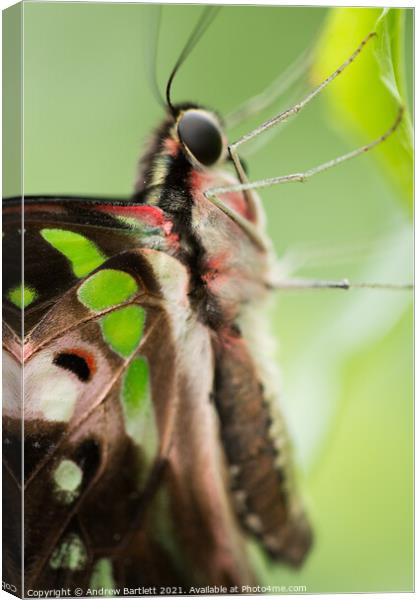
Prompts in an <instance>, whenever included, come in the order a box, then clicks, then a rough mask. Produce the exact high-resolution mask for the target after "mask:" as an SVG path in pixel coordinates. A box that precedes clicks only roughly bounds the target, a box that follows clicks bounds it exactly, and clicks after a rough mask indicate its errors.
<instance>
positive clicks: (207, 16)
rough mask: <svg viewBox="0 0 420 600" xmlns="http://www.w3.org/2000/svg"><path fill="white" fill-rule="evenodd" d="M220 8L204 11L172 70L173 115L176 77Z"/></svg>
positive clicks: (168, 94)
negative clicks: (173, 87)
mask: <svg viewBox="0 0 420 600" xmlns="http://www.w3.org/2000/svg"><path fill="white" fill-rule="evenodd" d="M220 8H221V6H207V7H206V8H205V9H204V10H203V12H202V14H201V17H200V19H199V20H198V22H197V25H196V26H195V27H194V29H193V31H192V33H191V35H190V37H189V38H188V40H187V43H186V44H185V46H184V48H183V50H182V52H181V54H180V55H179V58H178V60H177V61H176V63H175V66H174V68H173V69H172V72H171V74H170V75H169V79H168V83H167V84H166V103H167V105H168V107H169V109H170V110H171V112H172V113H175V109H174V106H173V104H172V102H171V90H172V83H173V81H174V78H175V75H176V74H177V72H178V70H179V68H180V67H181V65H182V64H183V63H184V61H185V59H186V58H187V57H188V55H189V54H190V53H191V52H192V50H193V49H194V47H195V45H196V44H197V42H198V41H199V40H200V38H201V37H202V36H203V34H204V33H205V31H206V29H207V28H208V27H209V25H210V24H211V23H212V21H213V20H214V18H215V17H216V15H217V13H218V12H219V10H220Z"/></svg>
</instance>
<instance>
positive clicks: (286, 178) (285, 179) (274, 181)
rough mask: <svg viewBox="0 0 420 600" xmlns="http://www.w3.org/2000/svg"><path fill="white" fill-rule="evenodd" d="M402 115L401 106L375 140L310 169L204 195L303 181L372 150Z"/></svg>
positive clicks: (389, 132)
mask: <svg viewBox="0 0 420 600" xmlns="http://www.w3.org/2000/svg"><path fill="white" fill-rule="evenodd" d="M402 116H403V108H400V110H399V111H398V115H397V117H396V119H395V121H394V123H393V124H392V125H391V127H390V128H389V129H388V130H387V131H386V132H385V133H384V134H382V135H381V136H380V137H378V138H377V139H376V140H373V141H372V142H370V143H369V144H365V145H364V146H361V147H360V148H357V149H356V150H353V151H352V152H348V153H347V154H343V155H342V156H339V157H337V158H333V159H332V160H329V161H327V162H325V163H322V164H320V165H318V166H316V167H313V168H312V169H308V170H307V171H302V172H300V173H291V174H289V175H282V176H280V177H270V178H267V179H260V180H259V181H253V182H245V183H239V184H237V185H231V186H225V187H218V188H211V189H209V190H207V191H206V196H207V197H208V196H214V195H221V194H226V193H229V192H240V191H245V192H247V191H250V190H256V189H261V188H266V187H272V186H274V185H279V184H282V183H292V182H295V181H297V182H301V183H303V182H305V181H307V180H308V179H309V178H310V177H313V176H314V175H317V174H318V173H322V172H323V171H327V170H328V169H331V168H333V167H335V166H337V165H339V164H340V163H342V162H345V161H347V160H350V159H352V158H356V156H359V155H360V154H364V153H365V152H368V151H369V150H372V149H373V148H375V147H376V146H378V145H379V144H381V143H382V142H384V141H385V140H386V139H387V138H389V136H390V135H392V134H393V133H394V131H395V130H396V129H397V127H398V126H399V124H400V123H401V120H402ZM236 159H237V160H238V165H240V162H239V158H238V157H237V155H236ZM239 173H240V179H241V180H244V179H243V178H245V174H244V172H243V169H242V168H241V167H239Z"/></svg>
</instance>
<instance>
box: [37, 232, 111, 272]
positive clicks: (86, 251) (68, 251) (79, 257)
mask: <svg viewBox="0 0 420 600" xmlns="http://www.w3.org/2000/svg"><path fill="white" fill-rule="evenodd" d="M41 235H42V237H43V238H44V240H46V241H47V242H48V243H49V244H51V246H53V247H54V248H55V249H56V250H58V251H59V252H61V254H64V256H65V257H66V258H67V259H68V260H69V261H70V262H71V266H72V268H73V272H74V274H75V275H76V277H85V276H86V275H89V273H91V272H92V271H94V270H95V269H96V268H97V267H99V266H100V265H101V264H102V263H103V262H104V261H105V260H106V256H104V255H103V254H102V252H101V251H100V250H99V249H98V248H97V246H96V245H95V244H94V243H93V242H92V241H91V240H89V239H88V238H86V237H85V236H84V235H81V234H80V233H75V232H74V231H68V230H66V229H42V230H41Z"/></svg>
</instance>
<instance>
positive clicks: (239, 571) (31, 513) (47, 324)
mask: <svg viewBox="0 0 420 600" xmlns="http://www.w3.org/2000/svg"><path fill="white" fill-rule="evenodd" d="M214 16H215V11H214V10H213V9H206V10H205V12H204V13H203V16H202V18H201V19H200V20H199V22H198V24H197V26H196V28H195V29H194V31H193V33H192V34H191V36H190V38H189V39H188V41H187V43H186V45H185V47H184V50H183V51H182V52H181V54H180V57H179V59H178V60H177V62H176V64H175V67H174V69H173V71H172V73H171V76H170V77H169V80H168V84H167V89H166V101H165V111H166V115H165V118H164V119H163V120H162V122H161V124H160V125H159V127H158V128H157V129H156V130H155V132H154V134H153V135H152V138H151V141H150V142H149V147H148V149H146V151H145V152H144V154H143V157H142V159H141V162H140V167H139V172H138V178H137V184H136V188H135V190H134V193H133V196H132V197H131V198H130V199H121V198H113V199H111V198H102V197H98V198H95V197H74V196H67V197H66V196H26V195H25V198H24V205H23V208H22V201H21V199H20V198H9V199H6V201H5V204H4V212H3V214H4V226H5V233H4V244H5V255H6V263H5V281H6V285H5V286H4V289H5V300H4V315H5V326H4V341H5V347H6V354H5V359H4V364H5V372H6V377H5V382H6V386H7V387H6V393H5V400H6V402H5V408H4V430H5V432H6V433H5V437H6V441H7V443H6V449H5V453H4V454H5V458H6V471H5V489H6V494H5V502H6V508H7V509H8V510H9V514H11V515H14V516H13V518H11V519H10V520H8V521H7V522H6V524H5V531H6V537H7V539H8V540H10V543H9V544H8V546H7V548H6V552H5V554H6V569H5V571H6V572H5V578H6V579H7V580H10V581H13V582H18V581H19V578H20V569H21V566H20V554H21V551H22V548H21V547H20V541H21V536H22V527H24V540H25V547H24V557H25V566H24V569H25V589H32V590H33V589H36V590H47V589H57V588H62V587H65V588H66V587H68V588H69V589H70V590H71V591H72V592H74V590H75V589H76V588H78V589H81V590H82V591H83V592H86V590H88V589H100V588H103V587H107V588H108V589H112V588H114V587H122V586H123V587H128V588H130V589H138V588H139V587H141V586H156V585H157V586H163V588H164V589H172V590H173V591H175V592H176V590H179V589H181V590H185V589H189V587H188V586H191V585H219V586H230V587H231V586H237V585H246V584H252V583H254V582H255V575H254V573H253V569H252V565H251V564H250V561H249V557H248V554H247V551H246V539H247V538H248V537H251V538H254V539H256V540H257V542H258V543H259V544H260V545H261V546H262V548H263V549H264V550H265V552H266V553H267V554H268V555H269V556H270V557H271V558H272V559H273V560H278V561H283V562H285V563H287V564H290V565H292V566H296V567H298V566H299V565H301V564H302V562H303V560H304V559H305V556H306V555H307V553H308V552H309V550H310V547H311V544H312V537H313V536H312V531H311V527H310V525H309V522H308V518H307V517H306V514H305V509H304V506H303V503H302V501H301V500H300V497H299V494H298V491H297V490H296V484H295V480H294V470H293V465H292V461H291V449H290V442H289V437H288V434H287V430H286V426H285V423H284V419H283V417H282V415H281V414H280V413H279V411H278V392H277V389H276V386H275V381H274V379H273V378H272V376H271V372H270V370H269V368H268V366H267V364H266V361H265V359H264V353H265V348H266V346H267V345H268V342H267V339H266V337H265V336H268V332H267V333H265V330H266V329H267V324H266V323H264V311H265V308H264V307H265V303H266V301H267V299H268V297H269V296H270V294H271V292H272V290H273V289H280V288H294V287H298V288H302V287H303V288H304V287H313V286H315V287H316V286H320V287H339V288H344V289H346V288H348V287H349V283H348V282H347V281H345V280H343V281H339V282H319V283H316V282H312V281H310V282H307V281H301V280H293V281H289V280H287V281H285V280H278V279H276V276H275V269H274V268H273V265H274V264H275V257H274V255H273V250H272V248H271V244H270V240H269V239H268V238H267V235H266V233H265V227H264V214H263V209H262V206H261V203H260V200H259V197H258V196H257V194H256V192H255V190H256V189H259V188H262V187H266V186H268V185H276V184H281V183H283V182H286V181H301V180H303V179H305V178H308V177H310V176H312V175H315V174H316V173H318V172H320V171H322V170H325V169H326V168H330V167H332V166H334V164H336V163H338V162H342V161H343V160H344V159H345V158H351V157H353V156H355V155H357V154H362V153H363V152H365V151H366V150H369V149H371V148H373V147H375V146H376V145H378V144H379V143H382V142H383V141H384V140H385V139H386V138H387V137H388V136H390V135H391V134H392V133H393V132H394V131H395V129H396V128H397V127H398V125H399V122H400V120H401V112H400V113H399V114H398V116H397V118H396V120H395V122H394V123H393V124H392V125H391V127H390V128H389V130H388V131H387V132H385V133H384V135H382V136H381V137H380V138H378V139H377V140H375V141H373V142H371V143H370V144H368V145H367V146H364V147H363V148H360V149H359V150H357V151H355V152H352V153H350V154H349V155H348V156H345V157H341V158H339V159H337V160H336V161H333V162H330V163H326V164H323V165H320V166H319V167H317V168H316V169H314V170H312V171H311V172H306V173H296V174H293V175H290V176H285V177H282V178H273V179H271V180H262V181H259V182H249V181H248V177H247V175H246V170H245V167H244V163H243V162H242V161H241V158H240V156H239V151H240V150H239V149H240V147H241V146H243V145H244V144H246V143H248V142H249V141H250V140H251V139H254V138H255V137H256V136H257V135H259V134H260V133H261V132H263V131H266V130H268V129H270V128H271V127H274V126H275V125H277V124H278V123H280V122H282V121H285V120H286V119H287V118H288V117H289V116H291V115H293V114H296V113H298V112H299V111H300V110H301V109H302V108H303V107H304V106H305V105H306V104H307V103H308V102H309V101H310V100H311V99H312V98H313V97H315V95H317V94H318V93H319V92H320V91H322V89H323V88H324V87H325V86H326V85H327V84H328V83H329V82H330V81H332V80H333V79H334V78H335V77H337V76H338V75H339V74H340V73H341V72H342V70H343V69H345V68H346V67H347V66H349V65H350V63H351V62H352V61H353V60H354V59H355V58H356V57H357V56H358V54H359V53H360V52H361V51H362V49H363V47H364V46H365V44H366V43H368V42H369V39H370V37H371V36H368V38H366V39H365V40H363V41H362V42H361V44H360V45H359V46H358V47H357V48H356V49H355V52H354V54H353V55H352V56H351V57H349V59H348V60H347V61H346V62H345V63H344V64H343V65H341V66H340V67H339V68H338V69H337V71H335V72H334V73H333V74H332V75H331V76H330V77H329V78H328V79H327V80H325V81H324V82H322V83H321V84H320V85H319V86H318V87H317V88H316V89H315V90H314V92H312V93H311V94H309V95H308V96H306V97H305V98H304V99H303V100H302V101H301V102H300V103H298V104H296V105H294V106H293V107H291V108H290V109H289V110H286V111H284V112H283V113H281V114H280V115H278V116H277V117H274V118H273V119H271V120H270V121H267V122H266V123H264V124H263V125H262V126H260V127H258V128H257V129H255V130H253V131H252V132H250V133H248V134H246V135H245V136H243V137H242V138H240V139H239V140H238V141H237V142H235V143H233V144H229V143H228V140H227V137H226V134H225V130H224V126H223V121H222V119H221V117H220V116H219V115H218V114H217V113H216V112H214V111H213V110H210V109H208V108H206V107H204V106H201V105H198V104H195V103H192V102H186V103H174V102H173V99H172V94H171V92H172V83H173V81H174V78H175V76H176V74H177V72H178V70H179V68H180V67H181V66H182V64H183V62H184V60H185V59H186V57H187V56H188V55H189V53H190V52H191V50H192V49H193V47H194V46H195V44H196V43H197V41H198V39H199V38H200V37H201V35H202V33H203V32H204V31H205V30H206V28H207V26H208V25H209V24H210V22H211V21H212V19H213V18H214ZM227 165H230V166H232V167H233V169H234V174H233V175H232V174H231V173H228V172H226V166H227ZM22 213H23V214H22ZM22 217H23V223H22ZM23 228H24V231H23ZM22 233H23V235H24V245H25V253H24V259H23V268H24V274H22V264H21V261H20V260H16V258H15V257H19V256H21V254H20V253H21V241H22ZM7 257H10V258H7ZM11 257H13V259H12V258H11ZM22 310H23V311H24V319H23V323H22ZM22 325H23V327H22ZM256 330H258V333H259V335H258V336H256V335H255V332H256ZM22 342H23V344H22ZM22 364H24V372H23V373H24V386H23V391H24V403H23V406H21V399H20V398H21V392H22V384H21V376H22ZM22 410H23V415H24V420H23V426H22ZM22 442H23V443H24V456H23V465H24V473H23V474H22V473H21V465H22V460H21V459H22V456H21V445H22ZM22 478H23V479H24V490H25V493H24V507H23V509H24V510H23V515H24V521H23V522H22V521H21V520H20V514H19V512H18V513H16V510H14V511H13V510H12V508H13V507H14V508H15V507H16V506H19V505H20V503H21V480H22ZM18 587H19V586H18Z"/></svg>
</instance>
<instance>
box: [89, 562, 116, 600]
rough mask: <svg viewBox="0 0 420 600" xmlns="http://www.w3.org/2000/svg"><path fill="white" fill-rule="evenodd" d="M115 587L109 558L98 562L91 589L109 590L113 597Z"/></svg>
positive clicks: (94, 570)
mask: <svg viewBox="0 0 420 600" xmlns="http://www.w3.org/2000/svg"><path fill="white" fill-rule="evenodd" d="M114 587H115V580H114V576H113V574H112V563H111V561H110V560H109V559H108V558H101V559H100V560H98V561H97V562H96V563H95V565H94V567H93V572H92V577H91V578H90V582H89V588H91V589H93V590H99V589H107V590H109V592H110V595H112V593H111V592H112V588H114Z"/></svg>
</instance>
